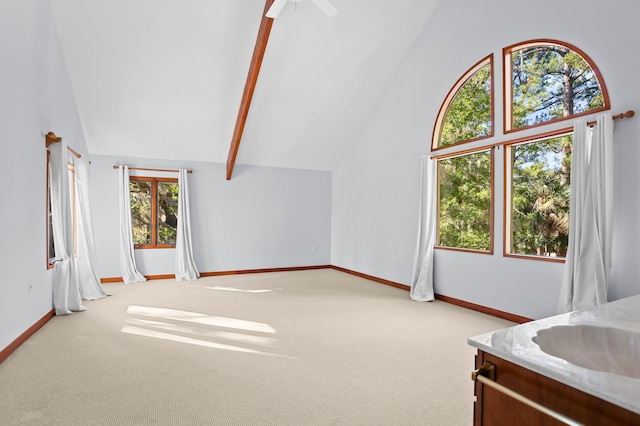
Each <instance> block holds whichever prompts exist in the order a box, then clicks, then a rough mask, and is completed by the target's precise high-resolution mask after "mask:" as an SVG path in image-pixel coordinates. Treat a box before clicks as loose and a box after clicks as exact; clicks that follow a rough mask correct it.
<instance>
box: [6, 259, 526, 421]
mask: <svg viewBox="0 0 640 426" xmlns="http://www.w3.org/2000/svg"><path fill="white" fill-rule="evenodd" d="M105 288H106V290H107V291H108V292H109V293H111V294H112V296H110V297H107V298H105V299H102V300H97V301H88V302H86V303H85V306H86V307H87V309H88V310H87V311H86V312H82V313H75V314H72V315H67V316H61V317H54V318H53V319H52V320H51V321H49V322H48V323H47V324H46V325H45V326H44V327H42V328H41V329H40V330H39V331H38V332H37V333H36V334H34V335H33V336H32V337H31V338H30V339H29V340H28V341H27V342H25V343H24V344H23V345H22V346H21V347H20V348H18V349H17V350H16V351H15V352H14V353H13V354H12V355H11V356H10V357H9V358H8V359H7V360H6V361H5V362H3V363H2V364H0V424H2V425H162V426H164V425H166V426H170V425H456V426H457V425H470V424H471V423H472V414H473V400H474V397H473V382H472V381H471V379H470V374H471V370H472V369H473V363H474V353H475V351H474V349H473V348H472V347H470V346H468V345H467V343H466V339H467V337H469V336H473V335H477V334H480V333H484V332H488V331H492V330H496V329H499V328H504V327H508V326H511V325H513V323H511V322H508V321H504V320H501V319H497V318H494V317H491V316H488V315H484V314H481V313H478V312H474V311H470V310H467V309H464V308H460V307H457V306H453V305H450V304H447V303H444V302H440V301H436V302H430V303H418V302H413V301H411V300H410V299H409V294H408V293H407V292H406V291H404V290H400V289H396V288H393V287H389V286H385V285H381V284H377V283H374V282H371V281H368V280H366V279H363V278H359V277H355V276H352V275H349V274H345V273H342V272H339V271H335V270H332V269H321V270H310V271H296V272H272V273H263V274H247V275H233V276H219V277H208V278H202V279H200V280H197V281H192V282H176V281H173V280H158V281H150V282H146V283H138V284H133V285H124V284H121V283H114V284H106V285H105Z"/></svg>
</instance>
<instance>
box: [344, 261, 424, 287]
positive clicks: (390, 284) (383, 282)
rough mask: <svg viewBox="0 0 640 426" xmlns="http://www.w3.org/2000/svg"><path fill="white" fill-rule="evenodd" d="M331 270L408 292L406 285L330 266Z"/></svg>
mask: <svg viewBox="0 0 640 426" xmlns="http://www.w3.org/2000/svg"><path fill="white" fill-rule="evenodd" d="M331 269H335V270H336V271H340V272H345V273H347V274H351V275H355V276H356V277H360V278H366V279H368V280H371V281H375V282H377V283H380V284H384V285H389V286H391V287H395V288H399V289H402V290H406V291H409V290H411V287H410V286H408V285H404V284H400V283H397V282H394V281H389V280H385V279H384V278H378V277H374V276H373V275H367V274H363V273H362V272H357V271H352V270H351V269H346V268H341V267H339V266H333V265H331Z"/></svg>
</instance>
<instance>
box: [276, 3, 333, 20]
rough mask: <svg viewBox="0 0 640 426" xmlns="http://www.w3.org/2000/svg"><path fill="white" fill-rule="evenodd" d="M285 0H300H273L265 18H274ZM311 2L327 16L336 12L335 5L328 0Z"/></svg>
mask: <svg viewBox="0 0 640 426" xmlns="http://www.w3.org/2000/svg"><path fill="white" fill-rule="evenodd" d="M287 1H292V2H295V3H297V2H299V1H302V0H275V1H274V2H273V4H272V5H271V7H270V8H269V10H268V11H267V13H266V14H265V16H266V17H267V18H276V17H277V16H278V15H279V14H280V11H281V10H282V8H283V7H284V5H285V4H286V3H287ZM313 2H314V3H315V4H316V6H318V8H320V10H322V11H323V12H324V13H325V15H327V16H328V17H332V16H333V15H335V14H336V13H338V9H336V8H335V6H333V5H332V4H331V2H330V1H329V0H313Z"/></svg>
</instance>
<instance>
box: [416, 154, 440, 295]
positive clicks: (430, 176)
mask: <svg viewBox="0 0 640 426" xmlns="http://www.w3.org/2000/svg"><path fill="white" fill-rule="evenodd" d="M437 164H438V162H437V161H436V160H433V159H431V158H430V157H427V156H423V157H421V158H420V197H419V203H420V204H419V206H418V239H417V242H416V253H415V257H414V260H413V274H412V277H411V292H410V296H411V299H412V300H416V301H420V302H430V301H433V299H434V292H433V252H434V250H433V247H434V245H435V243H436V186H437Z"/></svg>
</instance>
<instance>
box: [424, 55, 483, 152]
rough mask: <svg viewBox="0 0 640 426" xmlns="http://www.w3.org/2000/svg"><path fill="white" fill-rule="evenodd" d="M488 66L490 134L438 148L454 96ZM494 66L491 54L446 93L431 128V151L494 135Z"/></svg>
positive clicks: (468, 71)
mask: <svg viewBox="0 0 640 426" xmlns="http://www.w3.org/2000/svg"><path fill="white" fill-rule="evenodd" d="M487 64H488V65H489V67H490V73H491V93H490V96H491V113H490V114H491V132H490V133H489V134H488V135H486V136H480V137H477V138H473V139H469V140H466V141H462V142H457V143H455V144H451V145H445V146H439V144H440V136H441V135H442V124H443V122H444V119H445V117H446V116H447V113H448V112H449V107H450V106H451V102H452V101H453V100H454V99H455V97H456V95H457V94H458V92H459V91H460V89H461V88H462V86H464V84H465V83H466V82H467V80H469V79H470V78H471V77H472V76H473V75H474V74H475V73H476V72H478V70H480V69H481V68H483V67H484V66H486V65H487ZM494 92H495V90H494V66H493V53H492V54H490V55H488V56H486V57H484V58H482V59H481V60H479V61H478V62H477V63H476V64H474V65H473V66H472V67H471V68H469V70H467V72H465V73H464V74H463V75H462V77H460V78H459V79H458V81H456V83H455V84H454V85H453V87H452V88H451V90H449V93H447V96H446V97H445V98H444V101H443V102H442V105H441V106H440V110H439V111H438V115H437V118H436V122H435V125H434V127H433V135H432V137H431V141H432V142H431V151H432V152H433V151H438V150H441V149H446V148H451V147H453V146H458V145H461V144H466V143H470V142H475V141H479V140H483V139H488V138H491V137H493V136H494V134H495V120H494V117H495V116H494V102H495V99H494Z"/></svg>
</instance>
